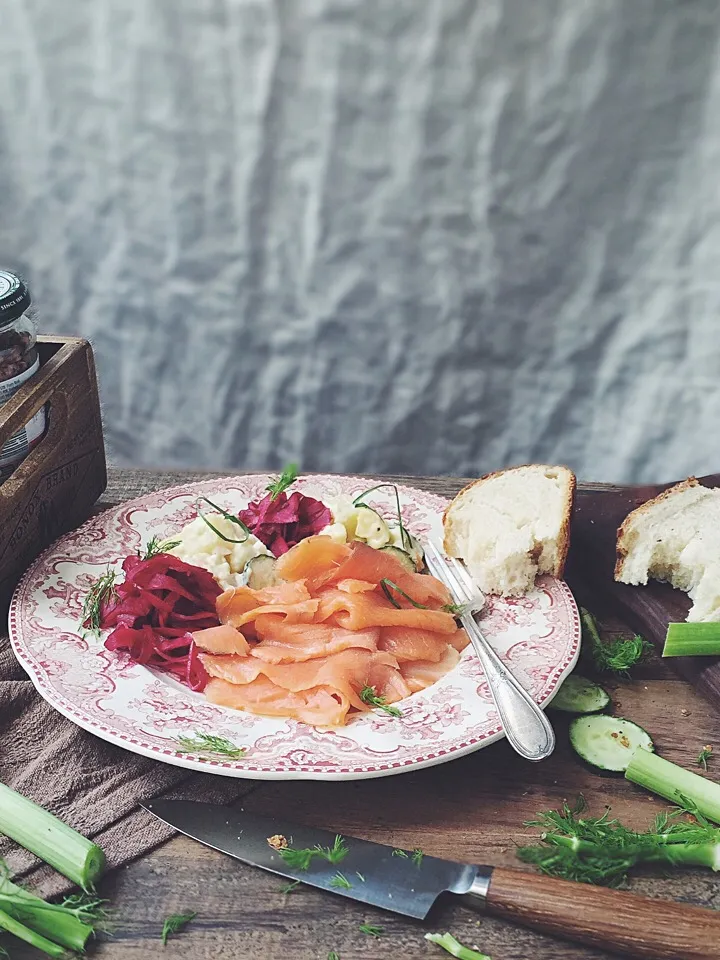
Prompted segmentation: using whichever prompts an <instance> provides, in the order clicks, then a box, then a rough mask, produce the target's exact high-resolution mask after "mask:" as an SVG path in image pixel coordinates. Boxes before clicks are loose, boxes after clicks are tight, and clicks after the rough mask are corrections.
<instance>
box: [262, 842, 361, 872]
mask: <svg viewBox="0 0 720 960" xmlns="http://www.w3.org/2000/svg"><path fill="white" fill-rule="evenodd" d="M278 853H279V854H280V856H281V857H282V858H283V860H284V861H285V863H286V864H287V865H288V866H289V867H290V868H291V869H293V870H303V871H304V870H308V869H309V868H310V864H311V863H312V862H313V860H317V859H320V860H327V862H328V863H332V864H333V866H335V865H336V864H338V863H341V862H342V861H343V860H344V859H345V857H346V856H347V855H348V845H347V843H346V842H345V840H344V839H343V838H342V837H341V836H340V834H338V835H337V836H336V837H335V841H334V843H333V845H332V847H321V846H320V844H319V843H318V844H316V845H315V846H314V847H306V848H305V849H304V850H296V849H295V848H294V847H285V848H284V849H282V850H278Z"/></svg>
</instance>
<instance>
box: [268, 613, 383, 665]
mask: <svg viewBox="0 0 720 960" xmlns="http://www.w3.org/2000/svg"><path fill="white" fill-rule="evenodd" d="M379 636H380V634H379V631H378V630H344V629H343V628H342V627H335V626H331V625H328V624H322V623H319V624H309V623H308V624H305V623H303V624H298V623H285V622H284V621H281V622H279V623H276V624H274V625H273V626H272V627H271V628H269V629H267V630H266V629H265V628H264V629H263V635H262V637H263V639H262V641H261V642H260V643H258V644H257V645H256V646H254V647H253V649H252V655H253V656H254V657H259V658H260V659H261V660H265V661H266V662H268V663H302V662H304V661H305V660H314V659H315V658H316V657H327V656H330V655H331V654H333V653H340V652H341V651H343V650H348V649H351V648H358V649H364V650H377V649H378V639H379Z"/></svg>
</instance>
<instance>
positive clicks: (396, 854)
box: [392, 847, 410, 860]
mask: <svg viewBox="0 0 720 960" xmlns="http://www.w3.org/2000/svg"><path fill="white" fill-rule="evenodd" d="M392 856H393V857H402V858H403V859H404V860H407V859H408V857H409V856H410V854H409V853H408V852H407V850H401V849H400V848H399V847H397V848H396V849H395V850H393V852H392Z"/></svg>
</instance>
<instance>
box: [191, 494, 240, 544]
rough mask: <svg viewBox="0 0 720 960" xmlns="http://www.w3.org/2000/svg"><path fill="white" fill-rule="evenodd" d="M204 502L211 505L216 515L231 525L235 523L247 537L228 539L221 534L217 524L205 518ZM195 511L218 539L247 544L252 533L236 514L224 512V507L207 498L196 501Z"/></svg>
mask: <svg viewBox="0 0 720 960" xmlns="http://www.w3.org/2000/svg"><path fill="white" fill-rule="evenodd" d="M203 500H204V501H205V503H207V504H209V505H210V506H211V507H212V508H213V510H214V511H215V512H216V513H219V514H220V515H221V516H222V517H224V518H225V520H228V521H229V522H230V523H234V524H235V526H237V527H240V529H241V530H242V531H243V532H244V534H245V536H244V537H242V538H241V539H239V540H238V539H236V538H235V537H228V536H226V534H224V533H221V532H220V531H219V530H218V528H217V527H216V526H215V524H214V523H211V522H210V521H209V520H208V518H207V517H206V516H205V514H204V513H203V512H202V509H201V507H200V504H201V502H202V501H203ZM195 509H196V510H197V512H198V516H199V517H200V519H201V520H203V521H204V522H205V523H206V524H207V526H208V527H210V529H211V530H212V532H213V533H214V534H215V535H216V536H217V537H220V539H221V540H224V541H225V542H226V543H245V541H246V540H247V538H248V537H249V536H250V532H251V531H250V528H249V527H248V526H246V525H245V524H244V523H243V522H242V520H241V519H240V517H236V516H234V514H232V513H228V512H227V510H223V508H222V507H219V506H218V505H217V504H216V503H213V502H212V500H208V498H207V497H198V498H197V500H196V501H195Z"/></svg>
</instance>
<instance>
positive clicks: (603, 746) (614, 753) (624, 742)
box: [570, 714, 653, 773]
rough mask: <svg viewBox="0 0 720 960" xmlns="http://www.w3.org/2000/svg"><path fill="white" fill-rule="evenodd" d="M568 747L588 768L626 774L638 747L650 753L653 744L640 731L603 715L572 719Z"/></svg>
mask: <svg viewBox="0 0 720 960" xmlns="http://www.w3.org/2000/svg"><path fill="white" fill-rule="evenodd" d="M570 743H571V744H572V748H573V750H574V751H575V753H577V754H578V756H580V757H582V759H583V760H585V762H586V763H589V764H590V766H592V767H597V769H598V770H606V771H610V772H612V773H623V772H624V771H625V770H627V767H628V764H629V763H630V758H631V757H632V755H633V754H634V753H635V751H636V750H637V749H638V747H644V748H645V750H649V751H650V752H652V750H653V742H652V740H651V739H650V736H649V734H648V733H647V731H645V730H643V728H642V727H639V726H638V725H637V724H636V723H632V722H631V721H630V720H621V719H620V718H619V717H608V716H607V715H606V714H593V715H591V716H587V717H575V719H574V720H573V721H572V723H571V724H570Z"/></svg>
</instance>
